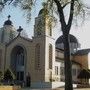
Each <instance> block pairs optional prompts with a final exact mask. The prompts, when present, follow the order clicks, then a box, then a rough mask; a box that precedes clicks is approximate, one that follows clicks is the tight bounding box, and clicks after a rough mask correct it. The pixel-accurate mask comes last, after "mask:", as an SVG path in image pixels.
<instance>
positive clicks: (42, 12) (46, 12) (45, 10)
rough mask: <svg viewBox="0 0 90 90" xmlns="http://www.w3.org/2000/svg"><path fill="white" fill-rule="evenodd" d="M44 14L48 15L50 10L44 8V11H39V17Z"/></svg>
mask: <svg viewBox="0 0 90 90" xmlns="http://www.w3.org/2000/svg"><path fill="white" fill-rule="evenodd" d="M42 14H48V10H47V9H45V8H42V9H41V10H40V11H39V14H38V15H42Z"/></svg>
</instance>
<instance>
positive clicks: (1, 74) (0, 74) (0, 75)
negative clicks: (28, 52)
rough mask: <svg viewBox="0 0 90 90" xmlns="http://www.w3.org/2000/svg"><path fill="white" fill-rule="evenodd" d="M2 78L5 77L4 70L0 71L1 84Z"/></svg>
mask: <svg viewBox="0 0 90 90" xmlns="http://www.w3.org/2000/svg"><path fill="white" fill-rule="evenodd" d="M2 79H3V73H2V71H0V84H1V80H2Z"/></svg>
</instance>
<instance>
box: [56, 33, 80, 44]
mask: <svg viewBox="0 0 90 90" xmlns="http://www.w3.org/2000/svg"><path fill="white" fill-rule="evenodd" d="M69 36H70V42H71V43H72V42H74V43H78V40H77V39H76V37H75V36H73V35H72V34H69ZM59 43H63V35H61V36H60V37H59V38H58V39H57V40H56V44H59Z"/></svg>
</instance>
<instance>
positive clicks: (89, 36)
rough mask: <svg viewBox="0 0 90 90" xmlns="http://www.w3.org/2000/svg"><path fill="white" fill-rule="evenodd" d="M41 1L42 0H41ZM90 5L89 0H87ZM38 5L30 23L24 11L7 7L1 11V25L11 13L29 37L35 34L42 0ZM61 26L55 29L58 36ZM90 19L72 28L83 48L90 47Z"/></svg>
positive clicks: (0, 25) (14, 20)
mask: <svg viewBox="0 0 90 90" xmlns="http://www.w3.org/2000/svg"><path fill="white" fill-rule="evenodd" d="M40 1H41V0H40ZM85 1H86V2H87V3H88V4H89V5H90V3H89V2H88V1H89V0H85ZM36 5H37V6H38V7H36V8H34V10H33V12H32V17H31V18H32V19H31V22H30V23H28V24H27V23H26V18H25V16H23V15H24V13H23V12H22V11H21V10H20V9H19V8H14V7H12V6H8V7H6V8H5V9H4V10H3V12H2V13H0V27H2V26H3V23H4V21H5V20H7V16H8V15H11V20H12V22H13V25H14V26H15V28H16V29H17V28H18V27H19V26H22V28H23V29H24V30H25V31H26V32H27V33H28V35H29V37H32V35H33V26H34V18H35V17H36V16H38V12H39V10H40V9H41V7H42V6H41V2H39V3H36ZM59 29H60V27H58V26H57V30H56V31H55V32H56V33H55V34H56V36H59V34H58V33H61V31H60V30H59ZM89 29H90V19H88V20H86V21H85V23H84V24H83V25H82V26H80V27H73V28H72V30H71V32H70V33H71V34H73V35H75V36H76V37H77V39H78V40H79V42H80V43H81V46H82V48H90V30H89Z"/></svg>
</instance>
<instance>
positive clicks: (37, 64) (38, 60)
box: [35, 44, 40, 70]
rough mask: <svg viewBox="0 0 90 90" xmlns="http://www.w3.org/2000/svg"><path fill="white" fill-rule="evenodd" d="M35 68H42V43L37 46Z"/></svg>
mask: <svg viewBox="0 0 90 90" xmlns="http://www.w3.org/2000/svg"><path fill="white" fill-rule="evenodd" d="M35 69H37V70H38V69H40V45H39V44H37V45H36V47H35Z"/></svg>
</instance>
